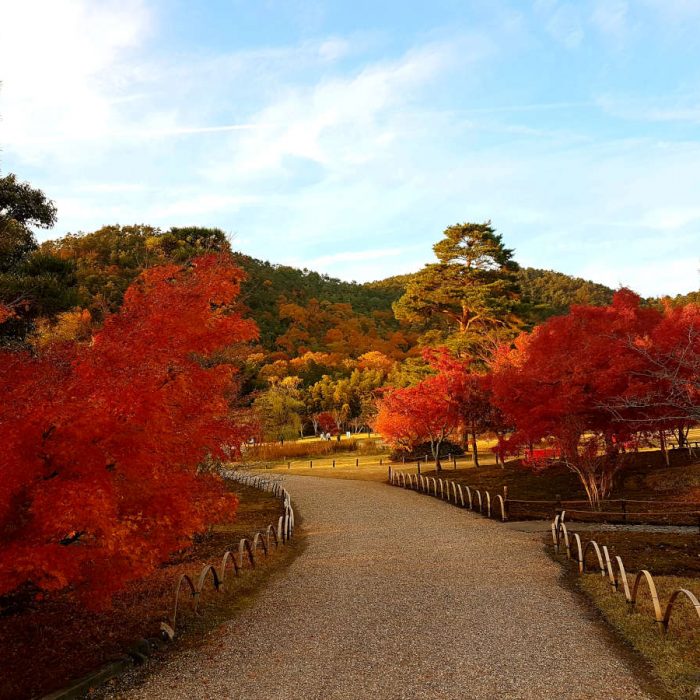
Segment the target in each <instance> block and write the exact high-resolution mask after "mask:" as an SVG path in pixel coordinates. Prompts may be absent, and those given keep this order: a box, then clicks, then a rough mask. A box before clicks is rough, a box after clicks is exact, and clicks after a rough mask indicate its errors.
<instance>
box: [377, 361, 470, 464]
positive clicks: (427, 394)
mask: <svg viewBox="0 0 700 700" xmlns="http://www.w3.org/2000/svg"><path fill="white" fill-rule="evenodd" d="M459 420H460V416H459V406H458V404H457V402H456V401H455V400H454V399H453V398H452V396H451V395H450V382H449V378H448V375H447V374H445V373H442V374H437V375H435V376H432V377H428V378H427V379H424V380H423V381H422V382H420V383H418V384H416V385H414V386H409V387H406V388H404V389H394V390H393V391H389V392H387V393H386V394H385V395H384V396H383V397H382V398H381V399H380V400H379V402H378V412H377V416H376V418H375V420H374V429H375V430H376V431H377V432H378V433H381V435H382V436H383V437H384V438H385V439H386V440H387V442H389V444H391V445H393V446H394V447H395V448H398V449H401V450H405V451H410V450H411V449H413V448H414V447H416V446H417V445H419V444H421V443H424V442H428V443H429V444H430V449H431V452H432V455H433V459H434V460H435V469H436V470H437V471H440V468H441V464H440V447H441V446H442V443H443V442H444V441H445V440H446V439H447V438H448V437H449V436H450V435H451V434H452V432H453V431H454V430H455V428H456V427H457V426H458V425H459Z"/></svg>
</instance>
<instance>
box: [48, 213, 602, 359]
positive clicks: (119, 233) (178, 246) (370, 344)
mask: <svg viewBox="0 0 700 700" xmlns="http://www.w3.org/2000/svg"><path fill="white" fill-rule="evenodd" d="M211 250H230V246H229V243H228V241H227V239H226V236H225V234H224V232H223V231H220V230H218V229H203V228H197V227H192V228H180V229H178V228H173V229H171V230H169V231H165V232H164V231H160V230H159V229H155V228H153V227H149V226H105V227H103V228H101V229H99V230H98V231H95V232H93V233H88V234H80V235H67V236H64V237H63V238H61V239H57V240H53V241H48V242H46V243H44V244H43V245H42V247H41V253H42V254H44V255H45V256H46V255H49V256H53V257H52V259H53V258H56V259H58V260H60V261H62V262H63V263H70V264H71V265H73V269H74V276H75V281H74V284H75V289H74V290H73V292H74V295H75V294H77V305H78V306H80V307H83V308H86V309H88V310H89V311H90V312H91V313H92V315H93V318H95V319H97V320H98V321H99V319H100V318H102V317H103V315H104V313H105V312H109V311H115V310H116V309H118V308H119V306H120V305H121V300H122V297H123V294H124V291H125V290H126V288H127V286H128V285H129V284H130V283H131V282H132V281H133V280H134V279H135V278H136V276H137V275H138V274H139V273H140V272H141V271H142V270H143V269H145V268H147V267H150V266H152V265H155V264H159V263H161V262H176V263H180V262H185V261H187V260H189V259H191V258H192V257H194V256H196V255H198V254H201V253H202V252H206V251H211ZM233 255H234V257H235V259H236V261H237V262H238V264H239V265H240V266H241V267H242V268H243V269H244V270H245V272H246V273H247V280H246V281H245V282H244V284H243V289H242V298H241V301H242V302H243V304H244V305H245V306H246V307H247V308H248V309H250V312H251V315H252V317H253V318H254V319H255V321H256V322H257V324H258V326H259V328H260V341H261V345H262V347H263V348H264V349H265V350H266V351H268V352H273V353H274V352H277V351H281V352H284V353H286V354H287V355H289V356H294V355H296V354H298V353H302V354H303V352H306V351H312V352H316V351H318V352H336V353H340V354H344V353H345V354H351V355H357V354H361V353H362V352H366V351H367V350H370V349H382V351H383V352H386V353H387V354H391V352H392V351H394V352H395V353H398V354H399V355H401V353H405V352H407V351H408V348H410V347H413V345H414V344H415V341H416V338H417V337H418V335H419V334H420V333H421V332H423V331H424V330H425V329H424V328H413V327H412V326H411V324H406V323H403V322H399V321H397V320H396V319H395V318H394V314H393V311H392V304H393V303H394V302H395V301H396V300H397V299H399V298H400V297H401V296H402V295H403V293H404V291H405V289H406V286H407V284H408V283H409V282H410V281H411V279H412V278H413V276H414V275H411V274H409V275H398V276H395V277H389V278H387V279H384V280H379V281H376V282H369V283H364V284H359V283H356V282H346V281H343V280H340V279H336V278H333V277H329V276H328V275H324V274H321V273H319V272H315V271H313V270H307V269H298V268H294V267H290V266H287V265H278V264H274V263H271V262H267V261H263V260H258V259H255V258H252V257H250V256H248V255H244V254H243V253H240V252H233ZM518 281H519V284H520V288H521V292H522V297H523V302H524V306H523V309H522V315H523V316H524V317H525V319H526V321H527V322H528V323H529V324H531V325H534V324H535V323H538V322H540V321H542V320H544V319H546V318H547V317H549V316H552V315H554V314H562V313H565V312H566V311H567V309H568V308H569V306H570V305H571V304H577V303H590V304H596V305H604V304H607V303H609V302H610V300H611V298H612V290H611V289H609V288H608V287H605V286H604V285H602V284H596V283H594V282H589V281H586V280H583V279H579V278H576V277H570V276H568V275H565V274H563V273H561V272H553V271H549V270H537V269H533V268H524V269H521V270H520V271H519V272H518ZM75 303H76V302H75V300H72V301H71V303H70V304H66V306H67V307H68V306H72V305H74V304H75ZM58 310H60V309H58Z"/></svg>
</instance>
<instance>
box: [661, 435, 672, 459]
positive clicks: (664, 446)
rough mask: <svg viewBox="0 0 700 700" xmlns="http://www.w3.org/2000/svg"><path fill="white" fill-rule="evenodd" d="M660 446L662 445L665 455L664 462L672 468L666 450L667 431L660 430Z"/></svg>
mask: <svg viewBox="0 0 700 700" xmlns="http://www.w3.org/2000/svg"><path fill="white" fill-rule="evenodd" d="M659 444H660V445H661V451H662V452H663V454H664V462H666V466H667V467H670V466H671V462H670V460H669V458H668V450H667V449H666V431H665V430H659Z"/></svg>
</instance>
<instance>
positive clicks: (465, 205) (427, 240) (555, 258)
mask: <svg viewBox="0 0 700 700" xmlns="http://www.w3.org/2000/svg"><path fill="white" fill-rule="evenodd" d="M699 34H700V2H697V1H696V0H627V1H626V0H576V1H570V2H565V1H564V0H534V1H532V2H530V1H527V0H519V1H516V0H511V1H510V2H507V1H505V0H503V1H501V0H483V1H481V0H462V1H459V0H432V1H431V2H422V1H421V2H411V1H408V0H404V1H403V2H394V1H393V0H391V1H389V0H387V1H385V2H380V3H378V2H376V0H375V2H367V1H365V0H355V1H354V2H340V1H338V2H322V1H316V0H309V1H308V2H302V1H301V0H207V1H202V2H191V1H187V0H170V1H166V0H162V1H158V0H154V1H148V0H118V1H116V0H115V1H110V2H102V1H100V0H23V2H21V3H20V2H14V3H3V4H2V6H1V9H0V80H1V81H2V83H3V84H2V87H1V88H0V118H1V121H0V149H1V150H0V172H3V173H6V172H16V173H17V174H18V175H19V176H21V177H22V178H24V179H27V180H29V181H30V182H32V183H33V184H35V185H36V186H39V187H41V188H42V189H44V190H45V191H46V192H47V194H49V195H50V196H51V197H52V198H54V199H55V200H56V202H57V204H58V208H59V223H58V226H57V227H56V228H55V229H54V230H53V231H52V232H50V233H49V234H48V237H53V236H57V235H62V234H64V233H66V232H68V231H73V232H75V231H91V230H95V229H96V228H99V227H100V226H101V225H103V224H108V223H121V224H128V223H149V224H153V225H157V226H161V227H164V228H165V227H168V226H171V225H190V224H192V225H194V224H196V225H203V226H219V227H221V228H223V229H224V230H226V231H227V232H230V234H231V236H232V241H233V245H234V247H236V248H238V249H240V250H242V251H244V252H246V253H249V254H251V255H254V256H256V257H260V258H264V259H269V260H272V261H274V262H281V263H287V264H292V265H298V266H302V267H303V266H307V267H310V268H313V269H317V270H320V271H323V272H328V273H330V274H332V275H335V276H338V277H341V278H345V279H356V280H368V279H376V278H380V277H384V276H386V275H389V274H396V273H400V272H408V271H412V270H416V269H418V268H420V266H421V265H422V264H423V263H425V262H428V261H430V260H431V258H432V251H431V245H432V244H433V243H434V242H435V241H436V240H438V239H439V237H440V235H441V232H442V230H443V229H444V228H445V227H446V226H448V225H450V224H453V223H457V222H460V221H483V220H486V219H491V220H492V222H493V224H494V225H495V227H496V228H497V229H498V230H499V231H500V232H501V233H502V234H503V236H504V239H505V241H506V243H507V245H509V246H510V247H513V248H515V250H516V257H517V259H518V260H519V261H520V262H521V263H522V264H524V265H533V266H537V267H546V268H551V269H558V270H561V271H564V272H567V273H570V274H577V275H580V276H584V277H587V278H590V279H594V280H597V281H601V282H605V283H607V284H610V285H612V286H617V285H619V284H625V285H629V286H631V287H633V288H634V289H636V290H638V291H639V292H641V293H643V294H649V295H650V294H661V293H671V294H675V293H682V292H687V291H690V290H694V289H698V287H699V286H700V276H699V275H698V268H700V245H699V244H700V42H698V41H697V37H698V35H699Z"/></svg>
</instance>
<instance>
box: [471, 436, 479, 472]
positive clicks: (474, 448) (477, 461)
mask: <svg viewBox="0 0 700 700" xmlns="http://www.w3.org/2000/svg"><path fill="white" fill-rule="evenodd" d="M472 451H473V452H474V466H475V467H478V466H479V450H478V449H477V446H476V430H474V427H473V426H472Z"/></svg>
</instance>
